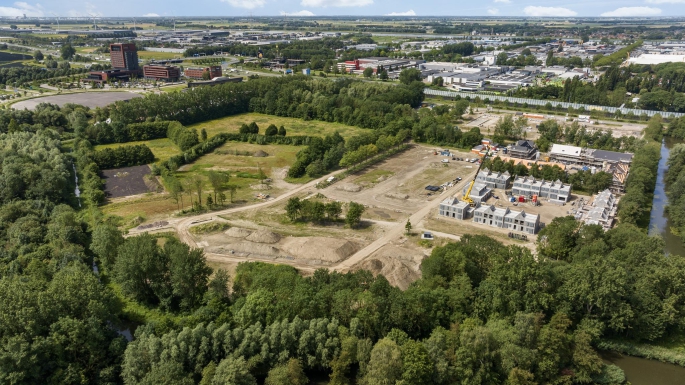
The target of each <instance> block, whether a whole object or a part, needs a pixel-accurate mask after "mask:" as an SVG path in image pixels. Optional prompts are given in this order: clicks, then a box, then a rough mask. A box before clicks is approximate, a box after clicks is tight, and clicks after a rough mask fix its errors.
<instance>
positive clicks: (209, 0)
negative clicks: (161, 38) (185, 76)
mask: <svg viewBox="0 0 685 385" xmlns="http://www.w3.org/2000/svg"><path fill="white" fill-rule="evenodd" d="M53 13H54V14H57V15H59V16H62V17H67V16H88V15H89V14H91V15H97V16H105V17H108V16H109V17H115V16H145V15H149V16H155V15H159V16H172V17H173V16H175V17H179V16H248V15H250V14H252V15H255V16H274V15H282V14H289V15H293V16H296V15H299V16H336V15H359V16H363V15H406V16H413V15H416V16H488V15H491V16H618V17H620V16H685V0H625V1H624V0H609V1H593V0H579V1H573V2H571V1H564V0H549V1H539V0H483V1H466V0H451V1H450V0H421V1H416V0H192V1H188V0H88V1H81V0H42V1H40V2H30V1H16V2H15V1H12V0H0V16H21V15H23V14H26V15H27V16H52V15H53Z"/></svg>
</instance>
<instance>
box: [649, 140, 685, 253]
mask: <svg viewBox="0 0 685 385" xmlns="http://www.w3.org/2000/svg"><path fill="white" fill-rule="evenodd" d="M678 143H682V141H680V140H677V139H672V138H665V139H664V140H663V142H662V143H661V160H659V168H658V171H657V179H656V188H655V189H654V199H653V200H652V211H651V213H650V216H649V234H650V235H661V237H662V238H663V239H664V243H665V250H666V253H667V254H673V255H681V256H685V245H684V244H683V240H682V239H680V237H679V236H677V235H674V234H673V233H671V231H670V230H669V229H670V227H671V226H673V224H672V223H671V220H670V219H669V218H668V216H667V215H666V212H665V208H666V206H668V197H667V196H666V186H665V184H664V179H665V177H666V170H667V169H668V164H667V163H668V157H669V155H670V154H671V149H672V148H673V146H675V145H676V144H678Z"/></svg>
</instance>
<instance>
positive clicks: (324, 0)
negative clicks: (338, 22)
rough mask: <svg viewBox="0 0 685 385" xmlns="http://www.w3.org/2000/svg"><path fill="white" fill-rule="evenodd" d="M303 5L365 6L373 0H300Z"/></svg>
mask: <svg viewBox="0 0 685 385" xmlns="http://www.w3.org/2000/svg"><path fill="white" fill-rule="evenodd" d="M300 4H301V5H302V6H304V7H365V6H367V5H371V4H373V0H302V1H301V2H300Z"/></svg>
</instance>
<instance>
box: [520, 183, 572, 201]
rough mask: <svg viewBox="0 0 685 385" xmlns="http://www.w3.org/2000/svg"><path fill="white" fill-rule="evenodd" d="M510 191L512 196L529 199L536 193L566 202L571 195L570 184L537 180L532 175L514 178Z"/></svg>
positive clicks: (542, 196) (552, 199)
mask: <svg viewBox="0 0 685 385" xmlns="http://www.w3.org/2000/svg"><path fill="white" fill-rule="evenodd" d="M511 193H512V195H514V196H517V195H523V196H524V197H527V198H529V199H530V198H532V197H533V196H534V195H537V196H538V197H540V198H547V199H549V200H551V201H557V202H568V200H569V198H570V197H571V186H570V185H567V184H564V183H562V182H561V181H559V180H557V181H555V182H547V181H545V180H544V179H541V180H537V179H535V178H533V177H519V178H516V179H515V180H514V186H513V188H512V189H511Z"/></svg>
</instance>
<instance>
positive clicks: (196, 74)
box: [183, 66, 222, 79]
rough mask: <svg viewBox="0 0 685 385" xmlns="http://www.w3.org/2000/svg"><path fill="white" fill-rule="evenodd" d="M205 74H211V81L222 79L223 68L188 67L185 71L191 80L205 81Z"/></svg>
mask: <svg viewBox="0 0 685 385" xmlns="http://www.w3.org/2000/svg"><path fill="white" fill-rule="evenodd" d="M205 72H207V73H209V79H214V78H220V77H221V74H222V73H221V66H209V67H188V68H186V69H184V70H183V74H184V75H185V77H187V78H191V79H203V77H202V76H203V75H204V73H205Z"/></svg>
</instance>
